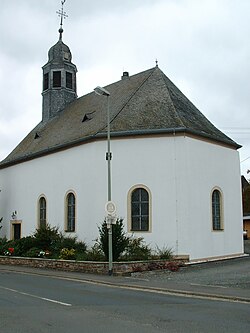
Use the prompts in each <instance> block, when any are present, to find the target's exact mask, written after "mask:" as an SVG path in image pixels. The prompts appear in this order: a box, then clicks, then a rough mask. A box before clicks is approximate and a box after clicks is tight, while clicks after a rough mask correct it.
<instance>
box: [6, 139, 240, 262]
mask: <svg viewBox="0 0 250 333" xmlns="http://www.w3.org/2000/svg"><path fill="white" fill-rule="evenodd" d="M111 150H112V152H113V159H112V189H113V190H112V199H113V201H115V203H116V205H117V212H118V216H120V217H123V218H124V223H125V227H126V228H127V222H126V221H127V195H128V192H129V189H130V188H131V187H132V186H134V185H136V184H143V185H145V186H147V187H148V188H149V189H150V191H151V194H152V232H150V233H148V232H145V233H136V234H137V235H138V236H143V237H144V238H145V240H146V242H147V243H150V244H151V246H152V247H155V246H156V245H157V246H159V247H163V246H168V247H172V248H173V249H174V250H175V252H176V253H178V254H189V255H190V257H191V259H197V258H206V257H215V256H223V255H231V254H236V253H242V247H243V245H242V244H243V243H242V219H241V190H240V169H239V156H238V152H237V151H234V150H232V149H229V148H225V147H222V146H219V145H215V144H211V143H208V142H205V141H200V140H197V139H192V138H189V137H179V136H176V137H154V138H136V139H135V138H127V139H122V140H119V139H114V140H112V142H111ZM105 152H106V142H105V141H97V142H93V143H89V144H85V145H82V146H78V147H74V148H71V149H68V150H65V151H61V152H58V153H55V154H51V155H47V156H44V157H41V158H37V159H34V160H31V161H28V162H25V163H21V164H18V165H15V166H12V167H9V168H7V169H2V170H0V184H1V189H2V192H1V193H0V204H1V210H0V211H1V215H2V216H3V217H4V224H5V225H4V228H3V230H2V233H3V234H6V235H7V237H9V236H10V219H11V213H12V212H13V211H14V210H16V211H17V212H18V216H17V218H18V219H20V220H22V236H27V235H30V234H31V233H33V232H34V230H35V228H36V227H37V221H38V216H37V214H38V209H37V208H38V199H39V197H40V196H41V195H44V196H45V197H46V200H47V214H48V215H47V217H48V223H49V224H50V225H52V226H59V228H60V229H61V230H63V229H64V221H65V212H64V202H65V197H66V194H67V192H68V191H74V193H75V194H76V204H77V206H76V215H77V219H76V234H77V235H78V237H79V238H80V239H82V240H84V241H86V242H87V243H88V244H89V245H91V244H92V243H93V240H94V239H96V237H97V236H98V228H97V226H98V225H99V224H100V223H101V222H102V221H103V219H104V216H105V211H104V206H105V202H106V200H107V162H106V160H105ZM214 187H218V188H220V189H221V191H222V193H223V200H224V231H217V232H215V231H212V220H211V191H212V189H213V188H214Z"/></svg>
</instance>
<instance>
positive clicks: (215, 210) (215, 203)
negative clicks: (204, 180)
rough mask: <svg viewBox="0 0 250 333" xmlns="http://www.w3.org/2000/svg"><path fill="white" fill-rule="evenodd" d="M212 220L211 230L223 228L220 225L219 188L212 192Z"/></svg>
mask: <svg viewBox="0 0 250 333" xmlns="http://www.w3.org/2000/svg"><path fill="white" fill-rule="evenodd" d="M212 220H213V230H223V226H222V198H221V192H220V191H219V190H217V189H216V190H214V191H213V193H212Z"/></svg>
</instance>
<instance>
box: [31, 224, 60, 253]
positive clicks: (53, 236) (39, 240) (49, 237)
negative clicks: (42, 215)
mask: <svg viewBox="0 0 250 333" xmlns="http://www.w3.org/2000/svg"><path fill="white" fill-rule="evenodd" d="M33 237H34V239H35V242H34V246H35V247H37V248H39V249H42V250H49V251H54V250H55V251H57V250H58V248H57V243H60V240H61V238H62V235H61V234H60V233H59V231H58V227H51V226H50V225H46V226H44V227H41V228H39V229H36V231H35V233H34V234H33Z"/></svg>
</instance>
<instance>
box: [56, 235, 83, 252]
mask: <svg viewBox="0 0 250 333" xmlns="http://www.w3.org/2000/svg"><path fill="white" fill-rule="evenodd" d="M58 247H59V248H60V249H63V248H67V249H74V250H75V251H76V252H78V253H84V252H85V251H86V250H87V246H86V244H85V243H84V242H82V241H78V240H77V237H76V236H74V237H64V236H62V237H61V239H60V241H59V242H58Z"/></svg>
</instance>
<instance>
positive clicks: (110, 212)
mask: <svg viewBox="0 0 250 333" xmlns="http://www.w3.org/2000/svg"><path fill="white" fill-rule="evenodd" d="M94 91H95V93H96V94H98V95H102V96H106V97H107V153H106V160H107V162H108V202H107V204H106V212H107V215H108V216H107V228H108V244H109V275H112V274H113V252H112V220H113V213H114V212H115V205H114V204H113V203H112V201H111V199H112V195H111V158H112V153H111V150H110V110H109V97H110V93H109V92H108V91H107V90H106V89H104V88H102V87H99V86H98V87H96V88H95V89H94Z"/></svg>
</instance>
